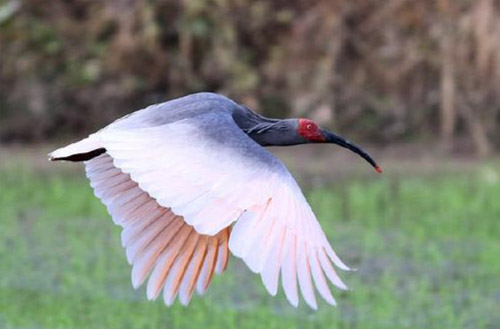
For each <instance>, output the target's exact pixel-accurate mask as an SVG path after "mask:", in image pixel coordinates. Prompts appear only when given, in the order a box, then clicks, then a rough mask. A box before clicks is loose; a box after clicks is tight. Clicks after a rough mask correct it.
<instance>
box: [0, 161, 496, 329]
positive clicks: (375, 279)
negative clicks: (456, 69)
mask: <svg viewBox="0 0 500 329" xmlns="http://www.w3.org/2000/svg"><path fill="white" fill-rule="evenodd" d="M493 168H494V167H491V168H488V167H484V168H478V169H477V171H475V172H472V173H471V172H467V173H463V174H461V175H460V174H454V175H444V176H443V175H441V176H425V175H422V176H412V177H391V176H390V175H384V176H381V177H374V178H371V179H368V180H367V179H360V178H357V179H356V178H355V179H352V180H348V181H347V180H343V181H339V182H338V183H337V184H333V185H332V186H330V185H329V184H322V187H316V188H313V187H311V188H309V189H308V190H307V191H306V192H307V193H306V194H307V195H308V199H309V200H310V202H311V205H312V207H313V209H314V210H315V211H316V213H317V215H318V218H319V219H320V221H321V223H322V226H323V228H324V229H325V231H326V232H327V234H328V236H329V238H330V241H331V242H332V244H333V246H334V248H336V250H337V252H338V254H339V255H340V256H341V257H342V258H343V259H344V260H345V261H346V262H347V263H348V264H349V265H351V266H353V267H355V268H357V269H358V271H357V272H349V273H345V272H343V273H341V275H342V277H343V278H344V279H345V281H346V282H347V283H348V284H349V286H350V287H351V288H352V290H351V291H348V292H339V291H337V290H335V291H334V293H335V296H336V297H337V301H338V303H339V306H338V307H336V308H333V307H329V306H328V305H327V304H325V303H323V302H321V303H320V305H319V311H317V312H313V311H311V310H309V309H308V308H307V307H305V306H304V303H303V302H301V305H300V307H299V309H294V308H292V307H291V306H289V305H288V304H287V302H286V300H285V297H284V295H283V293H282V292H280V293H279V294H278V296H277V297H274V298H273V297H270V296H268V295H267V294H266V292H265V290H264V288H263V286H262V284H261V282H260V278H259V277H257V276H256V275H254V274H252V273H250V271H249V270H248V269H247V268H246V266H245V265H244V264H243V263H242V262H241V261H240V260H238V259H235V258H232V259H231V260H230V264H229V268H228V270H227V271H226V273H225V274H223V275H222V276H217V277H216V278H215V280H214V282H213V283H212V285H211V287H210V289H209V291H208V293H207V294H206V295H205V296H204V297H203V298H199V297H197V296H196V297H194V299H193V300H192V302H191V304H190V305H189V307H187V308H186V307H182V306H181V305H179V304H178V303H176V304H175V305H174V306H173V307H170V308H167V307H165V306H164V305H163V303H162V302H161V301H156V302H148V301H147V300H146V298H145V291H144V288H143V287H142V288H141V289H139V290H138V291H134V290H133V289H132V287H131V283H130V268H129V266H128V264H127V262H126V259H125V256H124V252H123V250H122V249H121V247H120V241H119V233H120V230H119V228H118V227H116V226H114V225H113V224H112V222H111V220H110V219H109V217H108V215H107V214H106V211H105V209H104V207H103V206H102V205H101V204H100V202H99V201H98V200H97V199H95V198H94V197H93V195H92V191H91V189H90V187H89V186H88V183H87V181H86V180H85V179H84V178H83V173H81V174H79V175H69V174H67V173H66V174H55V173H52V174H47V173H45V174H43V173H34V172H33V171H31V170H29V169H22V168H17V167H14V166H10V167H8V168H4V169H2V170H0V223H1V227H0V328H169V329H171V328H363V329H366V328H381V329H388V328H498V327H499V326H500V220H499V219H500V183H499V182H498V178H497V177H498V176H499V172H498V171H495V169H493Z"/></svg>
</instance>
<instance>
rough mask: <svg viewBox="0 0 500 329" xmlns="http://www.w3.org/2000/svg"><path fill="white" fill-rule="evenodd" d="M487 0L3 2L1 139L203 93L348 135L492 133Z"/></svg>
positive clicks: (499, 44)
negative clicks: (313, 120) (224, 96)
mask: <svg viewBox="0 0 500 329" xmlns="http://www.w3.org/2000/svg"><path fill="white" fill-rule="evenodd" d="M499 18H500V8H499V5H498V2H496V1H494V0H463V1H454V0H437V1H413V0H390V1H376V0H352V1H346V0H324V1H320V0H313V1H305V0H302V1H301V0H292V1H280V0H275V1H250V0H239V1H174V0H165V1H146V0H138V1H89V0H80V1H62V0H51V1H40V0H0V141H3V142H13V141H25V142H26V141H40V140H47V139H50V138H54V137H61V136H63V135H74V134H77V135H82V134H85V133H89V132H90V131H92V130H95V129H97V128H99V127H101V126H103V125H105V124H106V123H108V122H110V121H111V120H113V119H114V118H116V117H118V116H120V115H123V114H125V113H128V112H130V111H132V110H134V109H137V108H140V107H142V106H145V105H147V104H150V103H153V102H159V101H163V100H166V99H168V98H172V97H176V96H180V95H183V94H186V93H189V92H195V91H200V90H209V91H217V92H221V93H224V94H227V95H229V96H231V97H234V98H235V99H237V100H239V101H240V102H244V103H246V104H248V105H249V106H251V107H253V108H255V109H258V110H259V111H261V112H264V113H265V114H267V115H270V116H289V115H294V116H299V115H300V116H308V117H313V118H316V119H317V120H318V121H320V122H322V123H323V124H325V125H328V126H330V127H331V128H334V129H336V130H338V131H340V132H342V133H345V134H348V135H349V136H353V138H355V139H357V140H360V141H362V140H365V141H366V140H369V141H371V142H373V143H379V144H384V145H385V144H387V143H389V142H407V141H417V142H423V143H436V142H437V143H438V144H439V145H442V146H444V147H445V148H446V149H448V150H456V149H457V148H460V149H466V150H469V151H474V152H476V153H478V154H481V155H487V154H489V153H492V152H493V151H494V150H495V147H496V146H498V144H499V142H500V137H499V136H500V131H499V129H500V128H499V127H500V125H499V121H500V93H499V91H500V90H499V89H500V87H499V86H500V55H499V54H500V41H499V40H500V39H499V38H498V35H499V34H500V20H499Z"/></svg>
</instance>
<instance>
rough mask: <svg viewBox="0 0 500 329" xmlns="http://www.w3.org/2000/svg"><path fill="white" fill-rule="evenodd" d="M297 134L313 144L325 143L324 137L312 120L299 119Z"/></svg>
mask: <svg viewBox="0 0 500 329" xmlns="http://www.w3.org/2000/svg"><path fill="white" fill-rule="evenodd" d="M298 133H299V135H300V136H302V137H304V138H305V139H307V140H309V141H311V142H313V143H321V142H325V137H323V135H322V134H321V131H320V130H319V127H318V125H317V124H316V123H315V122H314V121H312V120H309V119H299V129H298Z"/></svg>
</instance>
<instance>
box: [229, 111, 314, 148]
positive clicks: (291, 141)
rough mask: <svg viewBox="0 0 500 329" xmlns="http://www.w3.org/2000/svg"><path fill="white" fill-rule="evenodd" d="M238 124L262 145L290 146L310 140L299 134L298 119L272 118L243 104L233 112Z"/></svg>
mask: <svg viewBox="0 0 500 329" xmlns="http://www.w3.org/2000/svg"><path fill="white" fill-rule="evenodd" d="M233 119H234V121H235V122H236V124H237V125H238V126H239V127H240V128H241V130H243V131H244V132H245V133H246V134H247V135H248V136H249V137H250V138H252V139H253V140H254V141H256V142H257V143H259V144H260V145H262V146H288V145H297V144H304V143H307V142H308V141H307V140H306V139H304V138H302V137H301V136H300V135H298V133H297V130H298V120H297V119H285V120H279V119H271V118H266V117H264V116H262V115H260V114H257V113H255V112H253V111H252V110H250V109H249V108H246V107H243V106H241V107H240V108H238V109H237V110H236V111H234V113H233Z"/></svg>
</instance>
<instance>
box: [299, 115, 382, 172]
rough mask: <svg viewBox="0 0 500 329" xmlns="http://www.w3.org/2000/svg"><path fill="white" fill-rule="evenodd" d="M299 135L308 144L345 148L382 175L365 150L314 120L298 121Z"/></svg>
mask: <svg viewBox="0 0 500 329" xmlns="http://www.w3.org/2000/svg"><path fill="white" fill-rule="evenodd" d="M297 133H298V134H299V136H300V137H302V138H304V139H305V140H306V142H308V143H332V144H337V145H340V146H342V147H345V148H347V149H349V150H351V151H352V152H354V153H356V154H358V155H359V156H360V157H362V158H363V159H365V160H366V161H367V162H368V163H369V164H370V165H372V166H373V168H375V171H377V172H378V173H382V169H381V168H380V166H379V165H378V164H377V163H376V162H375V160H373V158H372V157H371V156H370V155H369V154H368V153H367V152H366V151H365V150H363V149H362V148H361V147H359V146H357V145H355V144H353V143H351V142H350V141H348V140H347V139H345V138H343V137H341V136H339V135H337V134H334V133H333V132H331V131H328V130H327V129H324V128H321V127H319V126H318V125H317V124H316V123H315V122H314V121H313V120H309V119H304V118H301V119H298V127H297Z"/></svg>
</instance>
